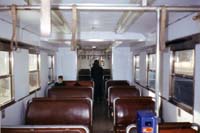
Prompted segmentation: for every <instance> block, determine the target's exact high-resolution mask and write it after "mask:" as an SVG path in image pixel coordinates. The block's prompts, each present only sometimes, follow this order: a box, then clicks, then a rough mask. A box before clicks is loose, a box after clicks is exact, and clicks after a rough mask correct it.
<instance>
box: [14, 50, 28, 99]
mask: <svg viewBox="0 0 200 133" xmlns="http://www.w3.org/2000/svg"><path fill="white" fill-rule="evenodd" d="M13 56H14V67H13V68H14V70H13V75H14V89H15V100H18V99H20V98H22V97H24V96H26V95H28V94H29V59H28V58H29V56H28V50H25V49H19V50H18V51H16V52H14V53H13Z"/></svg>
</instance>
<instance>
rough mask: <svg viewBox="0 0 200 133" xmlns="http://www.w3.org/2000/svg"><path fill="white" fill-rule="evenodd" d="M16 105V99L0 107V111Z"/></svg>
mask: <svg viewBox="0 0 200 133" xmlns="http://www.w3.org/2000/svg"><path fill="white" fill-rule="evenodd" d="M14 103H15V100H14V99H12V100H10V101H8V102H6V103H5V104H3V105H1V106H0V111H1V110H4V109H5V108H7V107H8V106H10V105H12V104H14Z"/></svg>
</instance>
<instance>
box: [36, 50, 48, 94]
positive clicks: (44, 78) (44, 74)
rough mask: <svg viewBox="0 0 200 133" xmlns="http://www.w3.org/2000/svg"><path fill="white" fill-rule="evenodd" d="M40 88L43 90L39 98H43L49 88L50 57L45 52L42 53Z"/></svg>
mask: <svg viewBox="0 0 200 133" xmlns="http://www.w3.org/2000/svg"><path fill="white" fill-rule="evenodd" d="M40 86H41V90H40V91H39V92H38V93H37V94H38V95H37V96H38V97H43V96H44V95H45V90H46V88H47V87H48V55H47V53H44V52H41V53H40Z"/></svg>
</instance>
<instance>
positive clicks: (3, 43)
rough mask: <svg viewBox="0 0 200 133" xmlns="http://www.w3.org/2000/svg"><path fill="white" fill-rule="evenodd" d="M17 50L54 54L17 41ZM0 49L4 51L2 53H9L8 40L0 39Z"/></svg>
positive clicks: (48, 50) (51, 51) (52, 51)
mask: <svg viewBox="0 0 200 133" xmlns="http://www.w3.org/2000/svg"><path fill="white" fill-rule="evenodd" d="M18 48H22V49H28V50H29V51H33V52H40V51H46V52H47V53H48V54H53V53H54V52H55V51H54V50H50V49H46V48H43V47H40V46H34V45H31V44H28V43H24V42H20V41H18ZM0 49H4V51H5V50H6V51H10V40H8V39H5V38H0Z"/></svg>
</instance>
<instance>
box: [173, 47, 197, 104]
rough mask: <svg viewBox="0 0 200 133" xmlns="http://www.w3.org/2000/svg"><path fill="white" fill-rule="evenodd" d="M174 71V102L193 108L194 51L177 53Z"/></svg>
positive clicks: (174, 60)
mask: <svg viewBox="0 0 200 133" xmlns="http://www.w3.org/2000/svg"><path fill="white" fill-rule="evenodd" d="M172 70H173V71H172V100H173V101H175V102H177V103H180V104H182V105H187V106H186V107H188V106H189V107H193V101H194V100H193V95H194V94H193V93H194V87H193V82H194V81H193V74H194V50H183V51H175V52H174V54H173V69H172Z"/></svg>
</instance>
